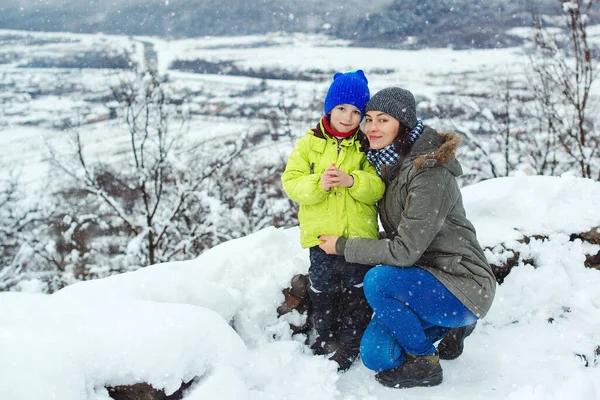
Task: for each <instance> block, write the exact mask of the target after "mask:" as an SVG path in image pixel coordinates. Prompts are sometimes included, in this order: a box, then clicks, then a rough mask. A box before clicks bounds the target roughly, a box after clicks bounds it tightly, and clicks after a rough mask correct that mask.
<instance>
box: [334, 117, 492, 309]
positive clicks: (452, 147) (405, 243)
mask: <svg viewBox="0 0 600 400" xmlns="http://www.w3.org/2000/svg"><path fill="white" fill-rule="evenodd" d="M459 143H460V137H459V136H458V135H455V134H442V135H440V134H438V133H437V132H436V131H435V130H433V129H432V128H430V127H425V128H424V130H423V133H422V135H421V136H420V137H419V139H418V140H417V141H416V142H415V144H414V145H413V147H412V149H411V151H410V153H409V154H408V156H406V157H404V158H403V159H401V160H400V161H399V162H398V163H397V164H395V165H384V166H383V167H382V173H381V175H382V178H383V180H384V182H385V183H386V192H385V195H384V197H383V199H382V200H381V201H380V203H379V217H380V219H381V223H382V226H383V228H384V230H385V238H384V239H382V240H372V239H348V240H346V239H344V238H339V239H338V240H337V241H336V252H337V254H343V255H344V256H345V258H346V260H347V261H349V262H358V263H361V264H371V265H376V264H386V265H394V266H398V267H404V266H414V265H416V266H418V267H421V268H423V269H425V270H427V271H429V272H430V273H431V274H433V275H434V276H435V277H436V278H437V279H438V280H439V281H440V282H441V283H442V284H443V285H444V286H445V287H446V288H448V290H449V291H450V292H452V294H454V295H455V296H456V297H457V298H458V299H459V300H460V301H461V302H462V303H463V304H464V305H465V306H466V307H467V308H468V309H469V310H471V311H472V312H473V313H474V314H475V315H476V316H477V317H478V318H483V317H484V316H485V315H486V313H487V312H488V310H489V309H490V307H491V305H492V300H493V299H494V294H495V291H496V279H495V277H494V274H493V272H492V269H491V268H490V266H489V264H488V262H487V259H486V258H485V255H484V254H483V251H482V249H481V247H480V245H479V242H478V241H477V237H476V235H475V228H474V227H473V225H472V224H471V222H470V221H469V220H468V219H467V217H466V214H465V209H464V207H463V203H462V195H461V192H460V188H459V187H458V183H457V181H456V177H457V176H459V175H461V174H462V168H461V167H460V164H459V163H458V161H457V160H456V159H455V158H454V154H455V152H456V148H457V147H458V145H459Z"/></svg>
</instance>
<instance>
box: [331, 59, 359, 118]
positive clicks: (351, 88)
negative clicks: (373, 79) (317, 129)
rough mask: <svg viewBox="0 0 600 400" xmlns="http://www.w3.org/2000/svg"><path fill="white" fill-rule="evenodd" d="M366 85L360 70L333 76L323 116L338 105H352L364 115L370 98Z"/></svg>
mask: <svg viewBox="0 0 600 400" xmlns="http://www.w3.org/2000/svg"><path fill="white" fill-rule="evenodd" d="M368 83H369V82H368V81H367V77H366V76H365V73H364V72H363V70H362V69H357V70H356V71H350V72H346V73H343V72H338V73H336V74H335V75H333V82H332V83H331V86H329V90H328V91H327V96H325V104H324V105H323V108H324V111H325V115H327V114H329V113H330V112H331V110H333V108H334V107H335V106H338V105H340V104H352V105H353V106H354V107H356V108H358V109H359V110H360V113H361V115H362V114H364V113H365V106H366V105H367V102H368V101H369V98H370V97H371V92H369V86H367V84H368Z"/></svg>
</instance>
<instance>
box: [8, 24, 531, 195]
mask: <svg viewBox="0 0 600 400" xmlns="http://www.w3.org/2000/svg"><path fill="white" fill-rule="evenodd" d="M93 52H96V53H98V54H108V55H115V54H116V55H119V54H124V53H126V54H128V56H129V57H130V58H131V59H132V60H133V61H134V62H136V63H138V64H139V65H142V64H144V63H146V62H152V63H154V64H155V65H156V66H157V68H158V69H159V71H160V72H161V73H162V74H165V75H168V77H169V85H170V87H171V90H172V94H173V95H175V96H184V95H185V96H187V98H188V99H189V102H188V104H187V109H188V110H189V118H190V119H189V121H188V123H189V127H190V128H189V130H188V132H187V133H186V134H187V135H189V138H190V140H203V139H205V138H207V137H213V136H214V135H219V136H220V137H222V136H227V135H233V134H239V132H240V131H252V130H254V129H259V128H260V127H261V126H264V125H265V118H264V114H267V113H268V112H270V111H272V110H274V111H277V107H278V104H279V103H283V104H284V105H285V106H287V107H289V108H293V109H294V111H293V115H291V117H292V123H293V128H294V132H293V134H295V135H297V136H300V135H302V134H304V132H305V131H306V129H307V128H309V127H311V126H312V125H313V124H314V123H315V121H317V120H318V118H319V117H320V113H321V110H320V107H321V106H320V104H319V103H320V102H322V100H323V98H324V95H325V92H326V90H327V87H328V86H329V83H330V82H331V78H332V76H333V74H334V73H335V72H336V71H346V70H352V69H357V68H361V69H363V70H364V71H365V72H366V75H367V77H368V79H369V85H370V88H371V91H372V92H373V93H375V92H376V91H377V90H379V89H381V88H384V87H386V86H390V85H399V86H403V87H406V88H408V89H410V90H411V91H413V92H414V93H415V95H416V96H417V98H418V99H419V101H420V102H421V105H422V107H427V105H428V104H430V105H431V106H435V105H436V102H437V101H438V100H439V99H440V98H443V97H451V96H463V97H466V98H467V101H473V99H476V97H477V96H478V95H479V94H480V93H483V92H487V91H489V87H490V85H491V82H493V81H494V80H495V79H502V77H506V76H511V77H513V78H515V77H516V78H518V77H519V76H522V75H523V72H522V69H523V63H524V62H526V57H525V56H524V54H525V53H526V50H525V49H523V48H509V49H498V50H470V51H453V50H451V49H430V50H421V51H403V50H387V49H374V48H373V49H370V48H356V47H347V43H345V42H343V41H339V40H335V41H332V40H330V39H328V38H326V37H324V36H315V35H284V34H271V35H266V36H248V37H233V38H198V39H185V40H164V39H157V38H149V37H126V36H110V35H102V34H98V35H83V34H67V33H40V32H20V31H7V30H0V60H4V63H0V88H2V93H1V94H0V104H1V105H2V107H0V165H4V166H5V167H3V168H2V169H3V173H6V172H8V170H9V169H10V170H16V171H18V172H20V173H21V176H22V180H23V181H24V182H25V183H31V182H35V181H36V180H37V181H38V182H43V181H44V180H45V172H46V166H45V163H44V160H45V159H46V156H47V146H48V145H51V146H53V147H54V148H56V149H58V150H61V149H62V150H63V151H64V152H68V151H69V149H72V147H71V146H70V143H69V141H70V140H71V138H72V136H73V134H74V132H79V133H80V134H81V136H82V138H83V143H84V145H85V146H86V147H87V148H88V150H89V152H90V154H91V155H92V156H96V157H98V158H102V159H105V157H107V156H109V157H113V156H114V155H115V154H117V155H118V153H119V150H120V149H121V148H122V147H123V146H124V145H125V143H126V142H127V136H126V135H124V133H126V127H125V126H123V125H122V124H119V123H117V121H116V120H109V121H101V122H95V123H90V121H94V120H96V119H98V118H101V117H102V116H105V115H107V114H108V112H109V109H108V105H110V87H111V85H114V84H115V83H117V82H118V81H119V80H120V79H122V78H123V77H124V76H127V74H126V72H124V71H123V70H118V69H109V68H35V67H32V65H33V66H35V65H36V62H37V63H39V62H40V61H39V60H42V61H43V62H46V63H49V62H66V61H65V60H67V61H68V60H71V59H73V58H74V57H83V56H88V55H89V54H95V53H93ZM197 59H202V60H205V61H207V62H211V63H214V64H218V63H224V62H229V63H232V65H235V66H236V67H237V68H239V69H241V70H243V71H256V70H258V69H262V70H263V71H266V72H267V73H268V72H269V71H279V72H280V73H281V71H283V73H286V74H289V76H291V77H292V78H290V79H262V78H259V77H248V76H229V75H222V74H221V75H219V74H198V73H192V72H185V71H182V70H173V69H170V66H171V65H172V64H173V62H174V61H176V60H180V61H185V60H197ZM48 60H50V61H48ZM305 71H312V72H311V76H314V79H310V80H295V79H293V77H294V76H296V75H295V74H301V73H303V72H305ZM457 98H458V97H457ZM214 109H217V110H220V111H219V112H213V110H214ZM261 113H262V114H261ZM258 114H261V115H258ZM428 122H430V123H434V124H436V123H437V125H436V126H438V127H440V124H442V123H444V124H447V127H449V128H451V127H452V126H453V125H455V124H456V123H460V122H461V121H428ZM123 136H125V137H123ZM289 147H290V146H287V148H286V149H284V150H283V151H284V152H285V151H289ZM6 166H8V167H10V168H6Z"/></svg>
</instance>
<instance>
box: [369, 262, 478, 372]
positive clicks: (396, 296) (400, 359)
mask: <svg viewBox="0 0 600 400" xmlns="http://www.w3.org/2000/svg"><path fill="white" fill-rule="evenodd" d="M364 292H365V296H366V298H367V301H368V302H369V304H370V305H371V307H372V308H373V310H374V311H375V315H374V317H373V319H372V320H371V322H370V323H369V325H368V327H367V329H366V331H365V333H364V335H363V338H362V340H361V344H360V354H361V358H362V361H363V364H364V365H365V366H366V367H367V368H369V369H372V370H374V371H386V370H389V369H392V368H395V367H397V366H399V365H402V364H403V363H404V359H405V355H406V353H409V354H413V355H417V356H424V355H431V354H434V352H435V347H434V345H433V344H434V343H435V342H436V341H438V340H440V339H441V338H442V337H443V336H444V335H445V334H446V332H447V331H448V329H449V328H456V327H460V326H466V325H470V324H472V323H473V322H475V321H476V320H477V317H476V316H475V315H474V314H473V313H472V312H471V311H470V310H469V309H468V308H467V307H465V306H464V305H463V304H462V303H461V302H460V301H459V300H458V299H457V298H456V297H455V296H454V295H453V294H452V293H450V291H449V290H448V289H446V287H445V286H444V285H442V284H441V283H440V281H438V280H437V279H436V278H435V277H434V276H433V275H431V274H430V273H429V272H427V271H425V270H424V269H422V268H418V267H391V266H387V265H382V266H377V267H375V268H373V269H371V270H370V271H369V272H368V273H367V274H366V275H365V279H364Z"/></svg>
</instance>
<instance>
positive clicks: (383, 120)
mask: <svg viewBox="0 0 600 400" xmlns="http://www.w3.org/2000/svg"><path fill="white" fill-rule="evenodd" d="M399 129H400V122H399V121H398V120H397V119H396V118H394V117H390V116H389V115H388V114H386V113H384V112H381V111H376V110H372V111H368V112H367V114H366V116H365V133H366V135H367V138H368V139H369V146H370V147H371V148H372V149H373V150H379V149H383V148H384V147H386V146H388V145H390V144H391V143H392V142H393V141H394V139H396V136H398V131H399Z"/></svg>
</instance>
